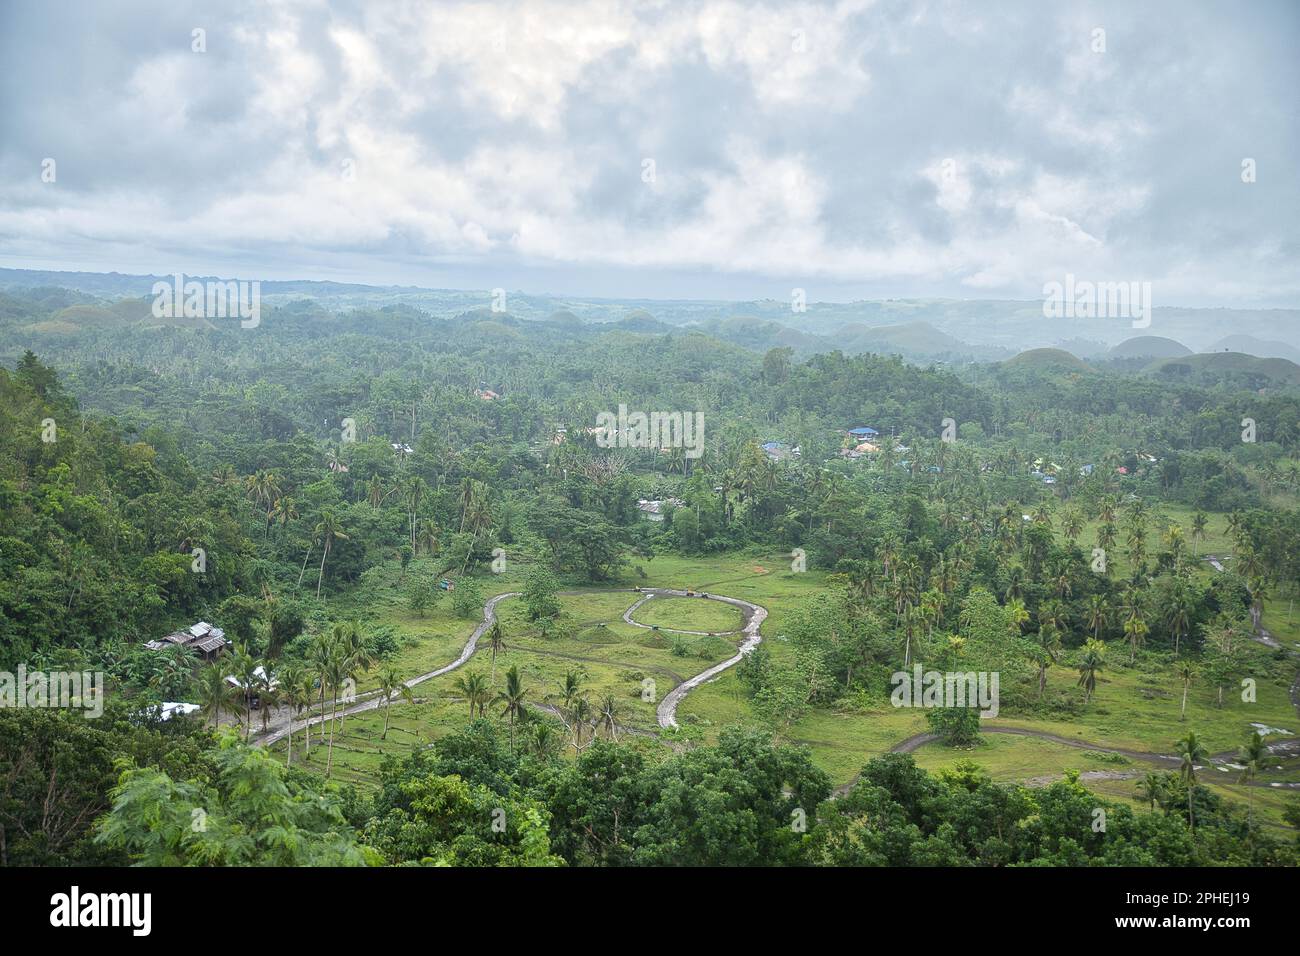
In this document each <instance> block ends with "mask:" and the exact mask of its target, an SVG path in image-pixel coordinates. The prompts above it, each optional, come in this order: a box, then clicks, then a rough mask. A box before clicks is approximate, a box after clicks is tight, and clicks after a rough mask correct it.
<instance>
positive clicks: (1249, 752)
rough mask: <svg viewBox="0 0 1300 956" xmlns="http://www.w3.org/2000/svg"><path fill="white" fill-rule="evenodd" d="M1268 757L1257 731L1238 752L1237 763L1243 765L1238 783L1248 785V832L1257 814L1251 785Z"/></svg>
mask: <svg viewBox="0 0 1300 956" xmlns="http://www.w3.org/2000/svg"><path fill="white" fill-rule="evenodd" d="M1267 757H1268V747H1266V746H1265V745H1264V738H1263V737H1261V736H1260V735H1259V731H1257V730H1256V731H1252V732H1251V735H1250V736H1249V737H1247V738H1246V746H1244V747H1242V748H1241V750H1239V751H1238V752H1237V762H1238V763H1240V764H1241V776H1239V777H1238V778H1237V782H1238V783H1244V784H1245V785H1246V828H1247V829H1248V830H1249V829H1250V827H1251V825H1252V821H1253V820H1254V813H1255V800H1254V796H1255V794H1254V788H1253V787H1251V786H1250V784H1251V782H1252V781H1253V780H1254V779H1255V774H1257V773H1259V770H1260V768H1261V767H1263V766H1264V760H1265V759H1266V758H1267Z"/></svg>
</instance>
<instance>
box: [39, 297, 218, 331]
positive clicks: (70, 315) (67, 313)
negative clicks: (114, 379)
mask: <svg viewBox="0 0 1300 956" xmlns="http://www.w3.org/2000/svg"><path fill="white" fill-rule="evenodd" d="M164 325H170V326H177V327H181V328H205V329H210V328H213V325H212V323H211V322H209V321H207V320H206V319H195V318H185V317H184V316H178V317H176V318H169V319H159V318H156V317H155V316H154V314H153V300H152V299H148V298H143V299H135V298H131V299H118V300H117V301H115V302H97V303H89V302H82V303H77V304H75V305H70V306H67V307H66V308H63V309H59V310H57V311H55V312H52V313H51V314H50V315H49V317H48V318H47V319H43V320H42V321H39V322H34V323H32V324H30V325H26V326H23V328H24V329H25V330H26V331H29V332H38V333H45V334H54V335H73V334H75V333H77V332H80V331H82V330H86V329H116V328H126V327H129V326H141V327H157V326H164Z"/></svg>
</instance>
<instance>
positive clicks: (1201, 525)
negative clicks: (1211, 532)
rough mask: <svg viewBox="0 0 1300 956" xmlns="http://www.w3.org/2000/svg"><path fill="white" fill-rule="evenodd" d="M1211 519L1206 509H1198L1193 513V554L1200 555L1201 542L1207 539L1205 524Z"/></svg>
mask: <svg viewBox="0 0 1300 956" xmlns="http://www.w3.org/2000/svg"><path fill="white" fill-rule="evenodd" d="M1208 520H1209V519H1208V518H1207V517H1206V514H1205V512H1204V511H1197V512H1196V514H1194V515H1192V554H1193V555H1194V556H1199V555H1200V553H1201V549H1200V543H1201V542H1202V541H1204V540H1205V525H1206V522H1207V521H1208Z"/></svg>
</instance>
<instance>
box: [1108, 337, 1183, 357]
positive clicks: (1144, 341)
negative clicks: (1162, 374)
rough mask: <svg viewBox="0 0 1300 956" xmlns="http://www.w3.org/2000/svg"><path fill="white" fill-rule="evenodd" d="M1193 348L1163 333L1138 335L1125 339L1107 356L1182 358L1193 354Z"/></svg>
mask: <svg viewBox="0 0 1300 956" xmlns="http://www.w3.org/2000/svg"><path fill="white" fill-rule="evenodd" d="M1191 354H1192V350H1191V349H1189V348H1188V347H1187V346H1186V345H1184V344H1183V343H1182V342H1179V341H1176V340H1175V339H1167V338H1165V337H1164V336H1162V335H1137V336H1134V337H1133V338H1131V339H1125V340H1124V341H1123V342H1121V343H1119V345H1117V346H1115V347H1114V348H1113V349H1111V350H1110V351H1108V352H1107V353H1106V358H1112V359H1123V358H1150V359H1164V358H1181V357H1182V356H1184V355H1191Z"/></svg>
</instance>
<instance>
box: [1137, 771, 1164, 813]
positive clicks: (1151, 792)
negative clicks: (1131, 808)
mask: <svg viewBox="0 0 1300 956" xmlns="http://www.w3.org/2000/svg"><path fill="white" fill-rule="evenodd" d="M1164 792H1165V778H1164V775H1163V774H1160V773H1157V772H1156V771H1154V770H1148V771H1147V772H1146V774H1145V775H1144V776H1143V777H1142V779H1141V781H1139V782H1138V793H1140V794H1141V795H1142V796H1143V797H1145V798H1146V800H1147V802H1148V803H1149V804H1150V805H1151V809H1152V810H1154V809H1155V808H1156V803H1157V802H1159V800H1160V798H1161V796H1162V795H1163V794H1164Z"/></svg>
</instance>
